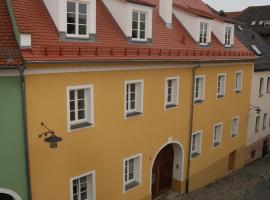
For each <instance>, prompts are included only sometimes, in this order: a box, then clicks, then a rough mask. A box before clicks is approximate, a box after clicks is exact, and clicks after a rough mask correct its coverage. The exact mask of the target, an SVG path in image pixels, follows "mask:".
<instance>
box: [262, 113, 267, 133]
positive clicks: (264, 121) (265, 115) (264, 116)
mask: <svg viewBox="0 0 270 200" xmlns="http://www.w3.org/2000/svg"><path fill="white" fill-rule="evenodd" d="M266 124H267V113H264V114H263V129H266Z"/></svg>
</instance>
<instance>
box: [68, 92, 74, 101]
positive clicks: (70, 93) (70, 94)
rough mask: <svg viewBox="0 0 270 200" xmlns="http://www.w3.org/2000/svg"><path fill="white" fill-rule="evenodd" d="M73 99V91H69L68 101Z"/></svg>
mask: <svg viewBox="0 0 270 200" xmlns="http://www.w3.org/2000/svg"><path fill="white" fill-rule="evenodd" d="M74 98H75V92H74V90H71V91H69V99H70V100H74Z"/></svg>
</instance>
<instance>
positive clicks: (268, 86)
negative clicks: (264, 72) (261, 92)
mask: <svg viewBox="0 0 270 200" xmlns="http://www.w3.org/2000/svg"><path fill="white" fill-rule="evenodd" d="M266 92H267V93H270V77H268V78H267V89H266Z"/></svg>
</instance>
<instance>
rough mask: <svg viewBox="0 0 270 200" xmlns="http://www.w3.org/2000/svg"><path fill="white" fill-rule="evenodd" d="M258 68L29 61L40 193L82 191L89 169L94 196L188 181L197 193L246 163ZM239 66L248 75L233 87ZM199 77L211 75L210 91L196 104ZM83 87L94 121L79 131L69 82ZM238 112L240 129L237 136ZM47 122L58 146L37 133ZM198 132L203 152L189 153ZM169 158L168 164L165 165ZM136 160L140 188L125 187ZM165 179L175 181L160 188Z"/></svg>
mask: <svg viewBox="0 0 270 200" xmlns="http://www.w3.org/2000/svg"><path fill="white" fill-rule="evenodd" d="M252 70H253V65H252V63H249V62H248V63H241V62H227V63H226V62H224V63H201V64H199V63H195V62H193V63H183V62H147V63H146V62H136V63H132V62H111V63H91V64H76V66H74V65H71V64H54V65H53V64H51V65H49V64H48V65H45V64H40V65H39V64H28V65H27V66H26V71H25V83H26V101H27V102H26V108H27V122H28V137H29V154H30V170H31V182H32V196H33V200H48V199H52V200H53V199H57V200H67V199H72V196H73V195H74V191H73V190H74V186H75V187H76V186H78V184H79V185H80V186H79V187H77V188H80V189H83V181H84V180H83V179H80V177H86V176H87V177H88V178H87V183H88V184H87V187H88V190H89V191H90V195H89V194H88V195H89V196H88V199H89V200H94V199H97V200H125V199H128V200H149V199H151V198H152V194H153V193H154V194H153V196H156V195H158V194H160V193H162V192H163V191H164V190H165V189H168V188H167V186H169V187H170V188H172V189H174V190H177V191H179V192H181V193H185V192H186V189H187V188H186V183H187V180H188V179H189V191H192V190H194V189H197V188H199V187H201V186H203V185H206V184H208V183H210V182H211V181H213V180H215V179H217V178H219V177H222V176H224V175H226V174H227V173H228V171H230V170H233V169H237V168H240V167H242V166H243V165H244V149H245V145H246V132H247V120H248V110H249V95H250V84H251V76H252ZM237 72H241V80H242V82H241V89H240V91H235V84H236V73H237ZM219 74H226V81H225V88H226V90H225V94H224V96H223V97H221V98H218V97H217V77H218V75H219ZM195 77H204V87H203V97H204V98H203V101H200V102H198V103H194V101H193V97H194V95H193V87H194V88H195V90H196V83H194V81H195ZM170 78H173V80H176V82H173V84H176V88H177V89H175V88H174V86H172V88H174V89H175V91H176V93H175V94H177V98H176V97H174V98H175V99H176V101H177V102H176V103H175V104H176V105H174V106H173V107H166V95H167V91H168V90H167V89H168V85H166V84H168V83H169V82H167V80H168V79H170ZM130 81H131V82H132V81H133V82H138V83H139V86H140V99H141V101H140V109H141V110H140V111H141V112H140V114H139V115H136V116H128V115H127V113H126V112H125V110H126V103H127V102H126V101H127V97H126V93H127V90H128V89H127V87H128V86H127V84H129V83H130ZM170 84H171V83H170ZM78 86H82V88H83V87H86V86H87V87H89V91H90V92H89V97H90V101H88V102H87V103H88V104H89V105H88V107H87V108H86V109H87V112H88V111H89V112H90V113H91V114H90V115H91V117H90V118H91V123H90V124H89V126H86V127H76V129H72V130H71V129H70V127H72V126H70V124H69V118H70V115H71V112H70V107H69V106H70V104H69V103H70V102H69V101H70V99H69V98H70V95H71V93H69V92H70V90H69V89H70V88H77V87H78ZM136 87H137V86H136ZM79 88H80V87H79ZM78 98H79V97H78ZM236 116H237V117H238V118H239V121H238V122H239V124H238V129H237V135H234V137H232V135H231V130H232V127H231V126H232V119H233V118H234V117H236ZM42 122H43V123H44V124H46V126H47V127H48V128H50V129H51V130H53V131H54V132H55V134H56V135H57V136H59V137H61V138H62V139H63V141H61V142H59V143H58V147H57V148H55V149H51V148H49V145H48V144H46V143H45V142H44V141H43V138H39V137H38V135H39V134H40V133H42V132H44V127H42V126H41V123H42ZM218 123H222V124H223V127H222V134H221V135H222V137H221V142H220V144H219V145H218V146H215V147H213V137H214V136H213V132H214V126H215V124H218ZM45 131H46V130H45ZM198 131H200V132H201V135H200V141H199V142H200V144H199V152H198V155H196V157H193V156H191V157H192V158H191V159H190V152H191V153H192V144H193V143H192V138H193V137H192V134H193V133H196V132H198ZM194 145H196V144H195V143H194ZM194 148H195V146H194ZM196 148H198V147H196ZM196 148H195V149H196ZM166 152H167V153H168V156H166ZM167 157H168V158H169V157H170V158H171V159H168V160H166V158H167ZM130 158H134V159H133V162H134V163H131V162H129V161H128V160H129V159H130ZM159 159H160V161H159V162H156V161H157V160H159ZM189 160H190V162H189ZM164 162H166V163H170V164H168V165H167V164H166V166H165V168H162V163H164ZM130 165H132V166H133V168H134V174H133V175H134V176H136V177H135V180H136V185H128V184H126V182H127V179H129V178H130V177H129V178H127V177H126V176H125V175H126V167H127V166H128V167H130ZM166 167H168V168H166ZM164 169H165V170H164ZM166 169H168V170H166ZM164 171H165V172H169V173H168V174H162V173H164ZM188 177H189V178H188ZM166 181H167V182H170V184H167V185H166V184H165V185H162V184H163V183H165V182H166ZM76 184H77V185H76ZM72 191H73V193H72Z"/></svg>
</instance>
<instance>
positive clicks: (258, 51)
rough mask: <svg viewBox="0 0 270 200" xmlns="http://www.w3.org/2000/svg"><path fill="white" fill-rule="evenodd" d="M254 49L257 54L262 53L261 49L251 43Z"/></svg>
mask: <svg viewBox="0 0 270 200" xmlns="http://www.w3.org/2000/svg"><path fill="white" fill-rule="evenodd" d="M251 48H252V50H253V51H254V52H255V53H256V54H257V55H259V56H260V55H262V52H261V51H260V50H259V48H258V47H257V46H256V45H254V44H253V45H251Z"/></svg>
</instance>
